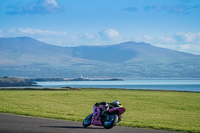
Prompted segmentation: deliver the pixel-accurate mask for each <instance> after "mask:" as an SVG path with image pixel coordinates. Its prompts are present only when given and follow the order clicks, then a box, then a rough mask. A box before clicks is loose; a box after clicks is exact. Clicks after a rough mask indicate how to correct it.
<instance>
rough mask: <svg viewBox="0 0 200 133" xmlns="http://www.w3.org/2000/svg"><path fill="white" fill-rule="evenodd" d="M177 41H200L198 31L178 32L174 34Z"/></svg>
mask: <svg viewBox="0 0 200 133" xmlns="http://www.w3.org/2000/svg"><path fill="white" fill-rule="evenodd" d="M175 38H176V40H177V42H180V43H183V42H186V43H200V32H197V33H191V32H188V33H185V32H178V33H176V35H175Z"/></svg>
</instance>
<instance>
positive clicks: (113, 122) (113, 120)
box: [104, 114, 118, 129]
mask: <svg viewBox="0 0 200 133" xmlns="http://www.w3.org/2000/svg"><path fill="white" fill-rule="evenodd" d="M117 121H118V116H117V115H116V114H113V115H109V121H106V122H104V128H105V129H110V128H112V127H114V126H115V125H116V123H117Z"/></svg>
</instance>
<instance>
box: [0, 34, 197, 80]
mask: <svg viewBox="0 0 200 133" xmlns="http://www.w3.org/2000/svg"><path fill="white" fill-rule="evenodd" d="M81 75H83V76H84V77H90V78H94V77H97V78H98V77H101V78H103V77H122V78H200V56H199V55H193V54H189V53H183V52H178V51H174V50H169V49H164V48H160V47H155V46H152V45H151V44H147V43H143V42H141V43H136V42H125V43H121V44H115V45H106V46H78V47H60V46H55V45H49V44H46V43H43V42H40V41H37V40H35V39H32V38H28V37H17V38H0V76H22V77H79V76H81Z"/></svg>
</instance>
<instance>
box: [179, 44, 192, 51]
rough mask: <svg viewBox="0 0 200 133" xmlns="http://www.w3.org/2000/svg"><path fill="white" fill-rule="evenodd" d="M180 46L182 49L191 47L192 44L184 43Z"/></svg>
mask: <svg viewBox="0 0 200 133" xmlns="http://www.w3.org/2000/svg"><path fill="white" fill-rule="evenodd" d="M180 47H181V49H182V50H187V49H190V44H183V45H180Z"/></svg>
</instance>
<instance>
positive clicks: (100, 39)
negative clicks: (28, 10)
mask: <svg viewBox="0 0 200 133" xmlns="http://www.w3.org/2000/svg"><path fill="white" fill-rule="evenodd" d="M0 35H1V32H0ZM2 35H3V36H2V37H19V36H27V37H32V38H35V39H37V40H40V41H43V42H46V43H49V44H54V45H59V46H78V45H109V44H114V43H120V42H121V41H122V40H121V36H120V35H119V33H118V32H117V31H116V30H113V29H107V30H102V31H100V32H97V33H79V34H70V33H67V32H60V31H49V30H41V29H33V28H12V29H9V30H7V31H2Z"/></svg>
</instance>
